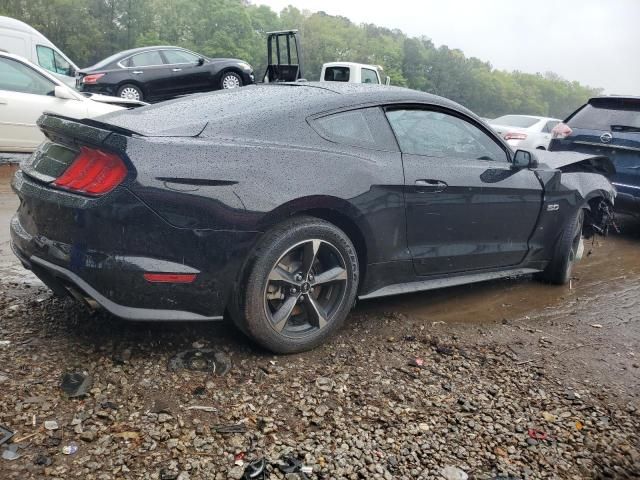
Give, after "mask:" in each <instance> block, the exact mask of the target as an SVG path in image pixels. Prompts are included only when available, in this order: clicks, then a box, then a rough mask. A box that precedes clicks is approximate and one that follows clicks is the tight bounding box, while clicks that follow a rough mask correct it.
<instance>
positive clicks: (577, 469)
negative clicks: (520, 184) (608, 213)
mask: <svg viewBox="0 0 640 480" xmlns="http://www.w3.org/2000/svg"><path fill="white" fill-rule="evenodd" d="M5 170H6V171H5ZM5 170H1V171H0V174H2V176H3V178H5V177H6V178H9V176H10V172H11V170H8V169H5ZM16 206H17V200H16V199H15V197H14V196H13V195H12V194H11V192H10V190H9V189H8V185H7V184H6V182H1V183H0V227H1V228H2V230H0V427H2V426H4V427H6V428H7V429H10V430H11V431H13V432H15V435H14V436H13V438H12V439H11V441H10V442H7V443H5V444H4V445H2V446H0V452H1V455H3V456H4V457H9V458H11V457H12V456H19V458H17V459H14V460H9V459H6V458H0V479H1V480H5V479H19V480H26V479H40V478H52V479H70V478H82V479H88V480H91V479H100V480H107V479H114V480H115V479H154V480H155V479H162V480H170V479H178V480H188V479H192V480H196V479H227V478H236V479H239V478H242V476H243V474H244V471H245V467H246V465H247V464H248V463H249V462H250V461H252V460H255V459H261V458H264V459H265V460H266V463H267V471H266V474H265V476H264V478H285V477H286V478H288V479H298V478H305V477H304V476H303V475H302V474H300V473H286V474H285V473H283V472H282V471H281V470H280V468H279V466H278V465H279V463H281V462H282V461H283V459H285V458H286V457H293V458H296V459H298V460H299V461H300V462H301V463H302V464H303V465H304V466H305V467H308V468H310V469H311V473H308V474H306V475H307V477H308V478H318V479H427V478H434V479H436V478H437V479H447V480H457V479H465V478H477V479H498V478H501V479H504V480H506V479H509V478H511V479H519V478H567V479H583V478H640V434H639V433H638V432H639V431H640V358H638V355H640V256H638V254H637V249H638V244H639V242H640V223H638V222H631V223H628V224H624V225H623V235H619V236H615V237H613V238H611V239H607V240H605V241H599V242H597V244H594V245H591V246H590V248H589V251H593V255H588V256H587V258H586V259H585V260H583V262H582V263H581V264H580V265H579V267H578V269H577V270H576V275H575V277H574V279H573V281H572V285H571V286H568V287H551V286H548V285H542V284H538V283H536V282H533V281H532V280H531V279H526V278H525V279H521V280H517V281H513V280H504V281H497V282H489V283H485V284H479V285H474V286H465V287H458V288H450V289H444V290H440V291H435V292H426V293H420V294H415V295H404V296H398V297H392V298H388V299H380V300H375V301H369V302H363V303H362V304H360V305H359V306H358V307H357V308H356V309H355V311H354V313H353V314H352V315H350V317H349V319H348V321H347V325H346V326H345V328H344V329H343V330H342V332H341V333H340V334H339V335H338V337H336V338H335V339H334V340H333V341H331V342H330V343H328V344H326V345H324V346H322V347H320V348H318V349H317V350H315V351H313V352H308V353H305V354H299V355H292V356H279V357H275V356H273V355H270V354H267V353H266V352H264V351H262V350H260V349H258V348H257V347H255V346H254V345H251V344H250V343H249V342H248V341H247V340H246V339H245V338H244V337H243V336H242V335H241V334H240V333H238V332H237V330H236V329H235V328H233V327H232V326H230V325H228V324H226V323H218V324H206V323H200V324H192V323H190V324H179V323H168V324H167V323H164V324H163V323H146V324H139V323H137V324H136V323H127V322H123V321H119V320H117V319H115V318H113V317H110V316H108V315H106V314H102V313H97V314H91V313H89V312H87V311H86V310H84V308H83V307H81V306H79V305H77V304H75V303H74V302H72V301H71V300H61V299H56V298H54V297H52V296H51V294H50V292H49V291H48V290H46V289H45V288H44V287H42V285H41V284H40V283H39V281H38V280H37V279H36V278H35V277H34V276H33V275H31V274H29V273H28V272H25V271H24V270H23V269H21V267H20V266H19V264H18V263H17V262H16V259H15V258H14V257H13V256H12V255H11V252H10V248H9V243H8V242H9V239H8V236H7V235H6V232H7V226H8V221H9V218H10V216H11V215H12V213H13V212H14V211H15V208H16ZM211 350H212V351H214V352H215V353H216V355H217V356H216V357H215V359H214V360H215V363H211V362H209V361H207V360H206V359H207V353H208V352H209V351H211ZM194 351H195V352H196V353H195V355H196V356H195V357H194V358H193V362H192V363H191V365H192V368H176V367H179V365H176V362H175V361H173V362H172V361H171V360H172V359H175V357H176V355H178V354H181V353H182V354H184V352H189V353H193V352H194ZM213 366H215V367H216V368H215V370H211V368H212V367H213ZM228 366H230V368H226V367H228ZM193 368H196V370H194V369H193ZM197 368H203V369H205V371H201V370H197ZM207 369H208V370H207ZM77 372H79V373H83V372H84V373H85V374H86V376H87V378H89V379H90V380H91V385H90V386H89V387H88V390H87V393H86V395H83V396H80V397H69V396H68V395H67V394H66V393H65V392H64V391H63V390H62V389H61V382H62V378H63V376H64V375H65V373H77ZM190 407H191V408H190ZM193 407H199V408H193ZM1 438H2V437H1V433H0V442H2V440H1ZM76 449H77V450H76ZM65 452H67V453H69V452H73V453H70V454H66V453H65ZM241 463H242V465H241ZM255 478H262V477H255Z"/></svg>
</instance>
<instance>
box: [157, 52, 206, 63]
mask: <svg viewBox="0 0 640 480" xmlns="http://www.w3.org/2000/svg"><path fill="white" fill-rule="evenodd" d="M162 53H163V54H164V58H165V59H166V60H167V63H169V64H176V63H196V62H197V61H198V57H197V56H196V55H193V54H192V53H189V52H185V51H184V50H163V52H162Z"/></svg>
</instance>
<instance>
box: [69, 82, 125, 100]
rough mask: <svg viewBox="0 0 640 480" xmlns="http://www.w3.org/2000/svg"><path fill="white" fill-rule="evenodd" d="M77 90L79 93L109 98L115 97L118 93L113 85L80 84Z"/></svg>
mask: <svg viewBox="0 0 640 480" xmlns="http://www.w3.org/2000/svg"><path fill="white" fill-rule="evenodd" d="M77 88H78V90H80V91H81V92H88V93H100V94H102V95H109V96H111V97H114V96H116V94H117V93H118V92H117V88H116V87H115V86H114V85H100V84H99V83H94V84H89V85H85V84H84V83H81V84H80V85H78V87H77Z"/></svg>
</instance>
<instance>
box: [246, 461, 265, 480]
mask: <svg viewBox="0 0 640 480" xmlns="http://www.w3.org/2000/svg"><path fill="white" fill-rule="evenodd" d="M266 466H267V464H266V462H265V460H264V458H260V459H258V460H254V461H253V462H250V463H249V464H248V465H247V466H246V468H245V469H244V476H243V477H242V478H243V480H251V479H256V480H265V479H266V478H267V477H266V476H265V473H266Z"/></svg>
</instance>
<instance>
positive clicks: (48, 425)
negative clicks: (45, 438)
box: [44, 420, 60, 430]
mask: <svg viewBox="0 0 640 480" xmlns="http://www.w3.org/2000/svg"><path fill="white" fill-rule="evenodd" d="M44 428H45V429H46V430H58V428H60V427H58V422H56V421H55V420H46V421H45V422H44Z"/></svg>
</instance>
